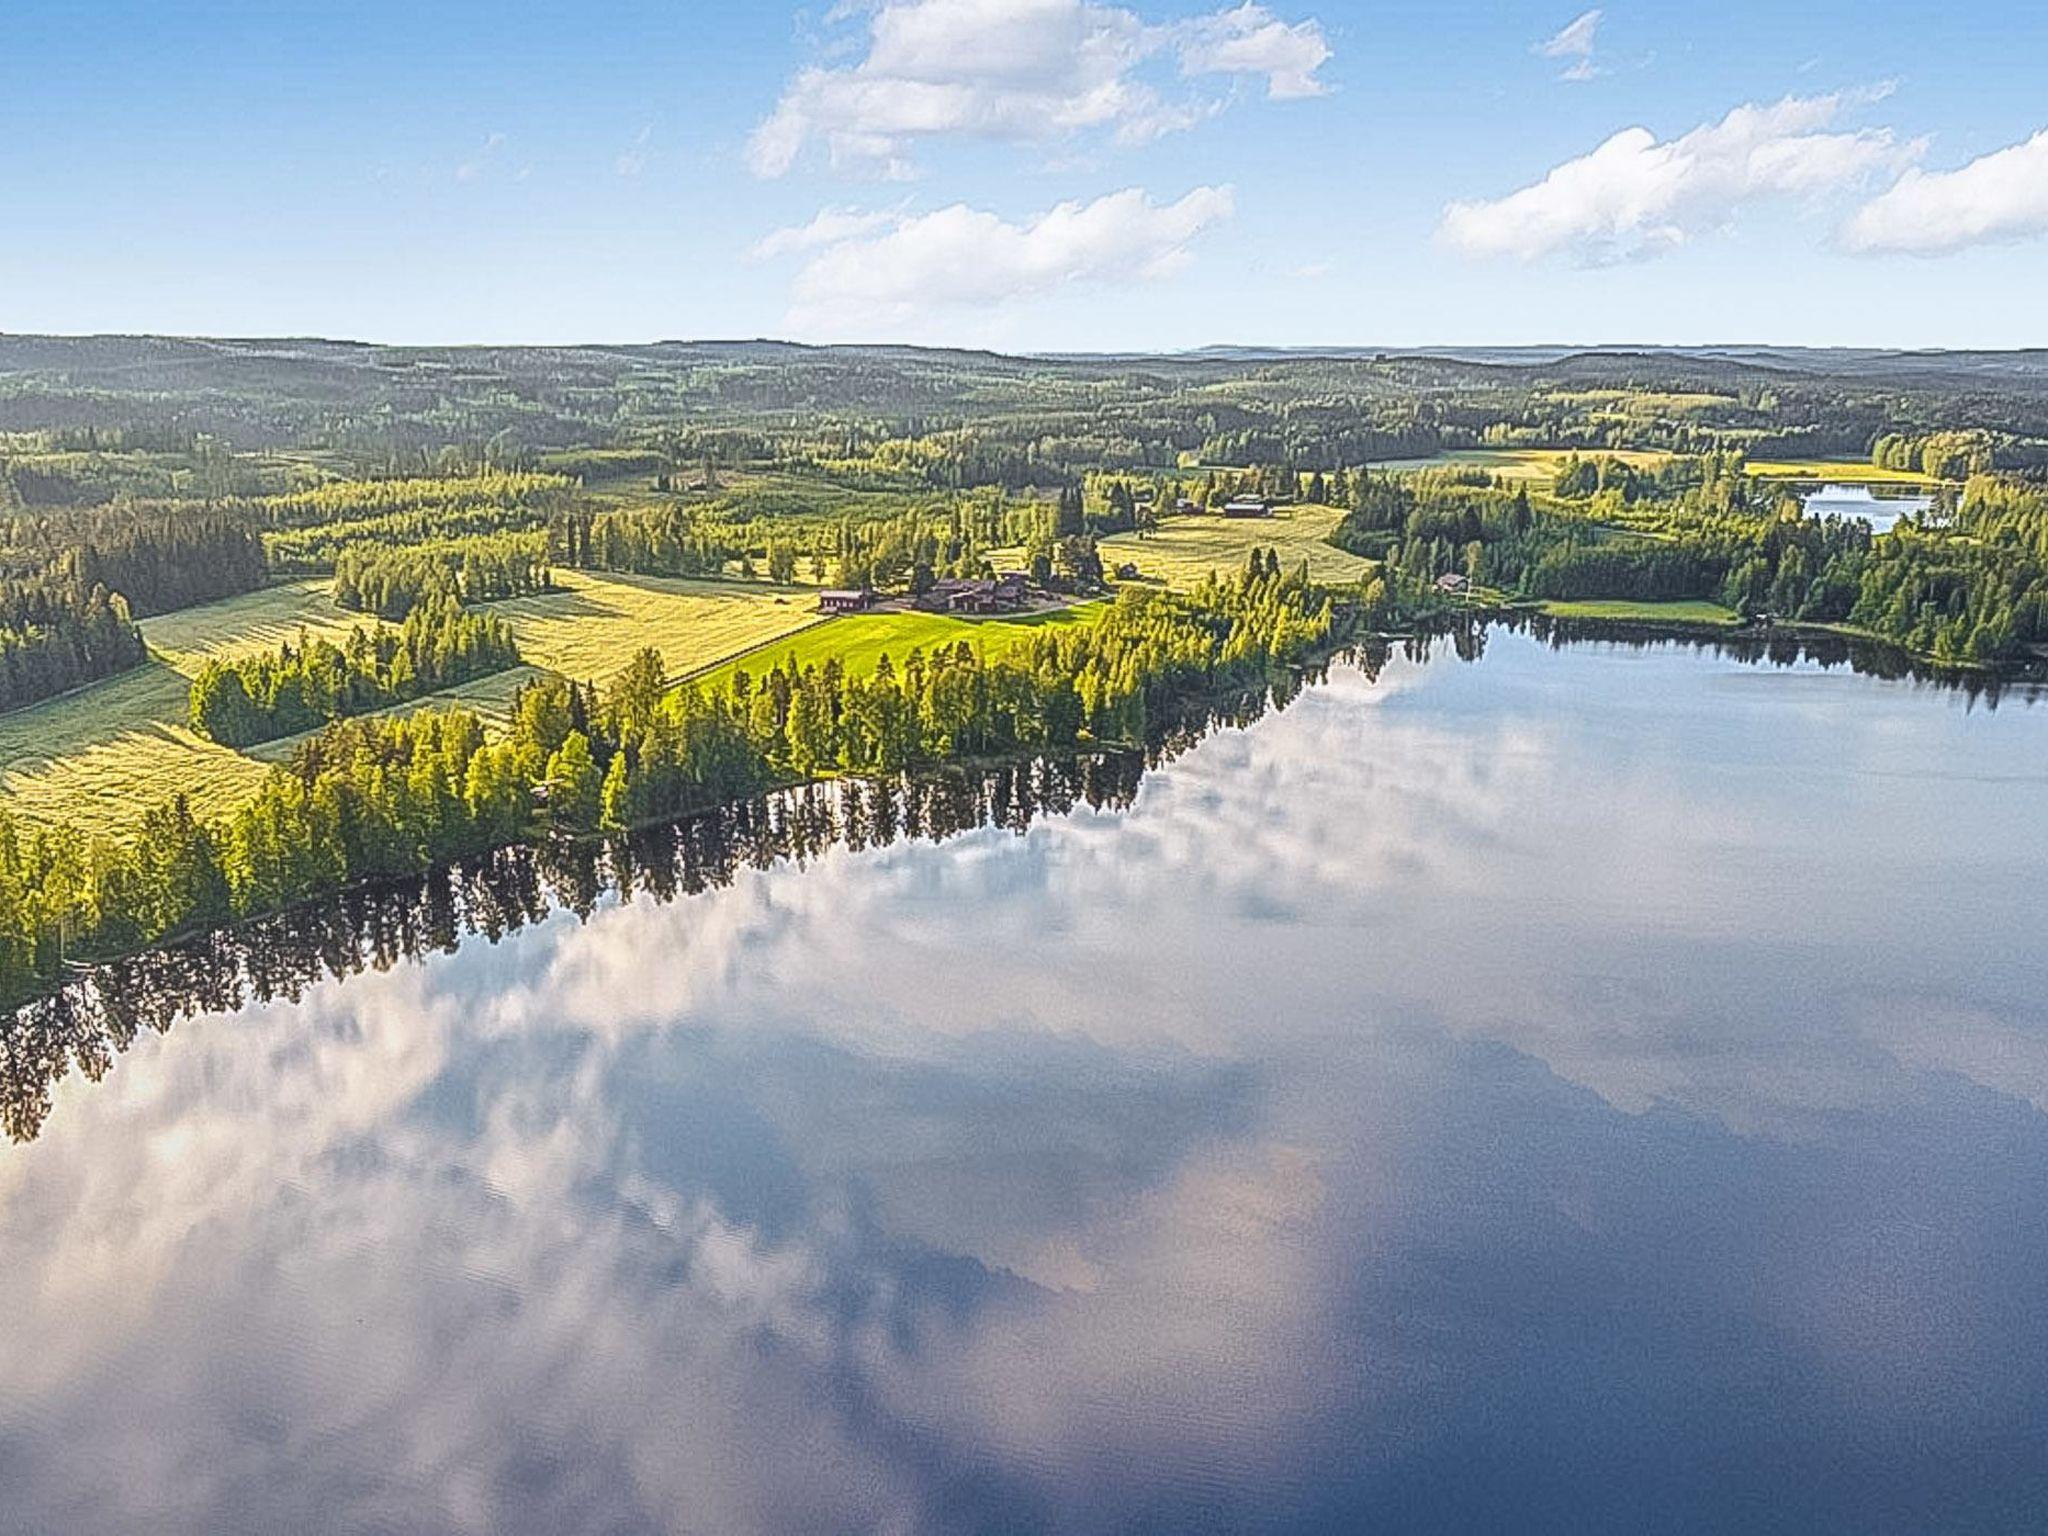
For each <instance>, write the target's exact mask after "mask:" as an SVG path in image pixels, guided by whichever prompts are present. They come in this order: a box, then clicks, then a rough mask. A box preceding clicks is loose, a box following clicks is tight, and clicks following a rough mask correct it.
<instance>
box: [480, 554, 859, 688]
mask: <svg viewBox="0 0 2048 1536" xmlns="http://www.w3.org/2000/svg"><path fill="white" fill-rule="evenodd" d="M555 583H556V585H557V586H559V587H561V588H562V590H561V591H559V592H548V593H544V594H543V595H541V596H539V597H515V598H509V599H507V600H506V601H504V602H498V603H492V604H491V605H490V607H489V610H488V611H489V612H491V613H494V614H496V615H498V617H500V618H502V619H504V620H505V621H506V622H507V623H509V624H510V625H511V626H512V633H513V635H514V637H515V638H517V640H518V641H519V651H520V654H521V655H522V656H524V657H525V658H526V660H527V661H528V662H529V663H531V664H532V665H534V666H537V667H545V668H547V669H548V670H549V671H551V672H560V673H562V674H564V675H565V676H568V677H573V678H576V679H577V680H579V681H583V682H603V681H605V680H607V679H608V678H611V677H614V676H616V675H617V674H618V673H619V672H621V671H623V670H624V668H625V665H626V663H627V662H629V661H631V660H632V659H633V655H634V653H635V652H636V651H639V650H640V649H642V648H643V647H645V646H650V645H651V646H653V647H654V648H655V649H656V650H658V651H660V652H661V656H662V660H663V661H664V662H665V663H667V665H668V671H669V675H670V676H671V677H674V676H678V675H680V674H682V673H686V672H693V671H697V670H699V669H701V668H703V667H708V666H710V665H712V664H713V663H715V662H719V661H723V660H724V659H726V658H727V657H729V656H737V655H739V654H741V653H742V652H744V651H750V650H753V649H754V648H755V647H757V646H760V645H763V644H766V643H767V642H768V641H771V640H774V639H776V638H777V637H778V636H781V635H787V634H793V633H795V632H796V631H798V630H801V629H806V628H808V627H810V626H811V625H814V624H816V623H818V622H820V619H819V614H818V612H817V602H818V594H817V592H816V591H815V590H814V589H812V588H809V587H771V586H768V585H767V584H766V583H761V582H731V581H692V580H686V579H683V578H679V577H663V576H621V575H615V574H612V573H610V572H607V573H605V574H602V575H600V574H598V573H596V572H592V571H567V570H557V571H556V572H555Z"/></svg>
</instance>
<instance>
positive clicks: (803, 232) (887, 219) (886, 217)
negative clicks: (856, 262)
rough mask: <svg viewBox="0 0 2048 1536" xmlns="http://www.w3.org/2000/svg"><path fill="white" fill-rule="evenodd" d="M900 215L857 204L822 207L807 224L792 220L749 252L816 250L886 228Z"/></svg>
mask: <svg viewBox="0 0 2048 1536" xmlns="http://www.w3.org/2000/svg"><path fill="white" fill-rule="evenodd" d="M901 216H902V215H901V214H900V213H862V212H861V211H860V210H859V209H856V208H821V209H819V210H818V215H817V217H816V218H814V219H812V220H811V221H810V222H809V223H808V224H792V225H790V226H789V227H788V228H787V229H778V230H776V231H775V232H774V233H772V234H769V235H764V236H763V237H762V238H761V239H759V240H757V241H755V242H754V244H753V247H752V248H751V249H750V250H749V251H748V252H747V255H748V257H749V258H750V259H751V260H754V261H773V260H774V259H775V258H776V257H778V256H790V255H794V254H795V253H797V252H799V251H813V250H816V249H817V248H818V247H820V246H824V245H838V244H839V243H841V242H842V241H846V240H853V239H857V238H858V237H860V236H862V235H869V234H873V233H874V232H875V231H876V230H879V229H887V228H888V227H889V226H890V225H891V224H894V223H896V222H897V221H898V219H899V218H901Z"/></svg>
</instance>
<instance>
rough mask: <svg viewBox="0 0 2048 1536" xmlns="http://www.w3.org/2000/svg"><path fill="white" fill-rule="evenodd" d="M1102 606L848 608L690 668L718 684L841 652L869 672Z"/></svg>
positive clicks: (1031, 630)
mask: <svg viewBox="0 0 2048 1536" xmlns="http://www.w3.org/2000/svg"><path fill="white" fill-rule="evenodd" d="M1100 611H1101V605H1100V604H1099V603H1078V604H1076V605H1075V606H1073V607H1071V608H1055V609H1049V610H1047V611H1045V612H1042V613H1025V614H1013V615H1007V616H997V617H993V618H982V619H968V618H956V617H954V616H953V615H952V614H946V613H900V612H893V611H892V612H885V613H854V614H847V615H845V616H844V617H842V618H836V619H828V620H825V621H823V622H821V623H817V624H814V625H812V626H810V627H809V628H807V629H804V630H801V631H799V632H797V633H796V634H793V635H790V636H789V637H787V638H786V639H777V640H771V641H769V642H767V643H766V644H763V645H760V646H757V647H755V648H754V649H753V650H751V651H748V652H746V653H745V654H744V655H740V656H735V657H732V658H730V659H728V660H725V661H722V662H719V663H717V664H715V665H713V666H709V667H704V668H701V669H699V670H698V671H697V672H695V673H694V674H689V677H688V680H689V681H692V682H697V683H702V684H704V685H705V686H707V687H714V688H715V687H720V686H723V685H724V684H725V683H727V682H729V681H730V680H731V678H732V675H733V673H735V672H737V671H742V670H744V671H746V672H749V673H751V674H752V675H754V676H756V677H759V676H760V675H761V674H762V673H763V672H766V671H767V670H768V669H769V668H770V667H774V666H777V665H780V664H781V663H782V662H784V661H788V660H792V659H793V660H794V661H795V662H796V664H797V665H798V666H799V667H808V666H823V665H824V664H825V663H826V662H827V661H830V660H833V659H835V658H836V659H837V660H838V662H839V664H840V665H841V666H842V667H844V668H845V669H846V672H847V675H848V676H850V677H864V676H866V675H868V674H870V673H872V672H873V671H874V669H875V666H876V664H877V663H878V662H879V661H880V660H881V659H882V657H883V656H885V655H886V656H887V657H889V659H890V660H891V661H893V662H896V663H899V664H900V663H901V662H902V660H903V658H904V657H906V656H908V655H909V654H910V653H911V652H912V651H932V650H936V649H937V648H938V647H940V646H946V645H957V644H959V643H960V642H961V641H962V640H965V641H966V642H967V643H968V644H970V645H972V646H975V647H976V648H977V649H979V650H980V652H981V653H982V655H983V656H985V657H989V658H994V657H997V656H1001V655H1002V654H1003V653H1004V652H1005V651H1009V650H1013V649H1015V648H1016V647H1018V646H1021V645H1026V644H1028V643H1029V642H1030V641H1031V639H1032V638H1033V637H1034V636H1036V635H1039V634H1042V633H1044V632H1045V631H1046V630H1047V629H1049V628H1060V627H1064V626H1067V625H1073V624H1088V623H1092V622H1093V621H1094V618H1095V615H1096V614H1097V613H1098V612H1100Z"/></svg>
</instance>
